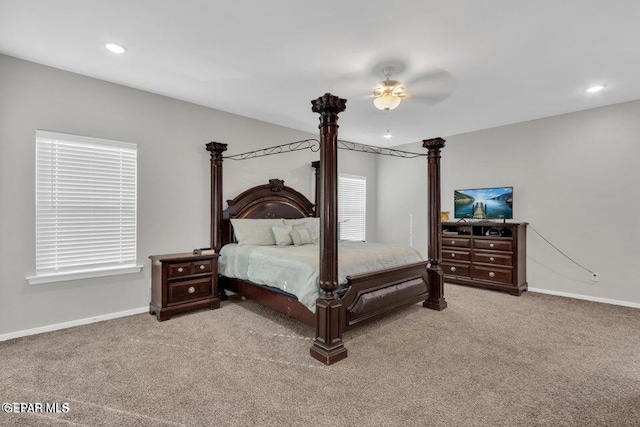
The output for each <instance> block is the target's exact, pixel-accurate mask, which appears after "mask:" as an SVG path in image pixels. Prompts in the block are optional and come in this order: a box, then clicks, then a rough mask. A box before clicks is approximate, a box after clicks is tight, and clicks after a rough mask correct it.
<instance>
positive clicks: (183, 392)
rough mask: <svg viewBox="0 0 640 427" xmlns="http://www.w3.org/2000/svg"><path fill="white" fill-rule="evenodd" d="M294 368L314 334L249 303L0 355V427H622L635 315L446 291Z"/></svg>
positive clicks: (634, 401)
mask: <svg viewBox="0 0 640 427" xmlns="http://www.w3.org/2000/svg"><path fill="white" fill-rule="evenodd" d="M445 292H446V297H447V301H448V302H449V308H447V309H446V310H444V311H442V312H436V311H432V310H427V309H423V308H422V307H421V306H419V305H415V306H412V307H409V308H407V309H406V310H404V311H402V312H401V313H399V314H396V315H393V316H390V317H387V318H385V319H383V320H381V321H377V322H374V323H370V324H368V325H366V326H362V327H360V328H357V329H354V330H353V331H350V332H348V333H346V334H345V337H344V339H345V343H346V346H347V348H348V350H349V357H348V358H347V359H345V360H343V361H341V362H339V363H337V364H335V365H332V366H330V367H326V366H324V365H322V364H320V363H318V362H316V361H315V360H314V359H312V358H311V357H310V356H309V347H310V345H311V338H312V335H313V330H312V329H311V328H310V327H308V326H306V325H303V324H300V323H298V322H296V321H294V320H292V319H289V318H286V317H284V316H282V315H280V314H278V313H275V312H273V311H271V310H269V309H266V308H263V307H260V306H258V305H256V304H254V303H252V302H250V301H228V302H225V303H223V305H222V308H221V309H219V310H214V311H211V310H201V311H197V312H192V313H189V314H184V315H180V316H175V317H174V318H172V319H171V320H169V321H166V322H162V323H159V322H157V321H156V320H155V317H152V316H150V315H148V314H142V315H137V316H132V317H127V318H122V319H116V320H111V321H107V322H101V323H96V324H92V325H87V326H81V327H77V328H72V329H67V330H62V331H57V332H51V333H47V334H42V335H37V336H32V337H26V338H21V339H17V340H12V341H7V342H3V343H0V358H1V368H2V369H1V370H0V401H1V402H68V403H69V405H70V411H69V413H67V414H6V413H0V425H2V426H13V425H16V426H18V425H20V426H21V425H34V426H35V425H38V426H43V425H44V426H61V425H71V426H120V425H122V426H179V425H188V426H191V425H200V426H206V425H225V426H244V425H265V426H282V425H301V426H302V425H304V426H315V425H334V426H338V425H372V426H374V425H385V426H387V425H389V426H391V425H393V426H397V425H405V426H417V425H426V426H536V425H540V426H637V425H639V424H640V333H639V332H640V310H637V309H630V308H623V307H616V306H610V305H605V304H598V303H591V302H586V301H579V300H572V299H566V298H560V297H554V296H548V295H542V294H534V293H525V294H524V295H523V296H522V297H513V296H510V295H506V294H503V293H498V292H492V291H487V290H481V289H475V288H468V287H462V286H455V285H447V286H446V290H445Z"/></svg>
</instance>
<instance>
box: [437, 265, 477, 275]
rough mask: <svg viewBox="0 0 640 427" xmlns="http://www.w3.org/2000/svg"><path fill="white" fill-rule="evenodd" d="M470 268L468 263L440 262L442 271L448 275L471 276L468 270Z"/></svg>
mask: <svg viewBox="0 0 640 427" xmlns="http://www.w3.org/2000/svg"><path fill="white" fill-rule="evenodd" d="M470 268H471V267H470V266H468V265H460V264H449V263H445V262H443V263H442V271H443V273H444V274H446V275H450V276H464V277H471V274H470V272H469V269H470Z"/></svg>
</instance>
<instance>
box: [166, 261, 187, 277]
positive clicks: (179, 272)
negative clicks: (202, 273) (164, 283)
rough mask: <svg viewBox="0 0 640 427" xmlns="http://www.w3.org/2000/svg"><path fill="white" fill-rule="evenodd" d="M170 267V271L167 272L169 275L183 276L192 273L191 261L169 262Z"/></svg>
mask: <svg viewBox="0 0 640 427" xmlns="http://www.w3.org/2000/svg"><path fill="white" fill-rule="evenodd" d="M168 267H169V271H168V272H167V275H168V276H169V277H182V276H188V275H190V274H191V263H190V262H181V263H175V264H169V265H168Z"/></svg>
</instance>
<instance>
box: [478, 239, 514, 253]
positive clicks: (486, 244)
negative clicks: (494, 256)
mask: <svg viewBox="0 0 640 427" xmlns="http://www.w3.org/2000/svg"><path fill="white" fill-rule="evenodd" d="M474 246H475V248H476V249H490V250H494V251H508V252H511V251H512V250H513V242H512V241H511V240H490V239H476V240H475V241H474Z"/></svg>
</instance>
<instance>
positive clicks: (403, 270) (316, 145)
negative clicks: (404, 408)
mask: <svg viewBox="0 0 640 427" xmlns="http://www.w3.org/2000/svg"><path fill="white" fill-rule="evenodd" d="M346 102H347V101H346V99H341V98H339V97H337V96H334V95H331V94H330V93H327V94H325V95H324V96H321V97H320V98H318V99H315V100H313V101H311V104H312V111H313V112H314V113H318V114H319V115H320V117H319V119H320V125H319V129H320V138H319V140H317V139H307V140H302V141H295V142H293V143H289V144H281V145H277V146H274V147H269V148H265V149H262V150H255V151H250V152H247V153H242V154H236V155H233V156H228V157H226V156H224V159H229V160H245V159H250V158H257V157H264V156H269V155H275V154H280V153H285V152H293V151H300V150H306V149H310V150H312V151H314V152H319V153H320V161H315V162H313V163H312V165H313V167H314V168H315V170H316V178H317V179H316V206H315V209H314V212H313V214H314V215H316V216H319V217H320V239H319V246H320V248H319V288H320V289H319V293H320V296H319V298H318V299H317V301H316V312H315V316H314V315H313V314H312V313H311V311H309V310H308V309H306V308H301V309H300V307H303V306H302V305H301V304H300V303H299V302H298V301H297V300H292V299H291V298H285V297H280V296H278V295H276V294H274V293H272V292H269V291H266V290H264V289H259V288H257V287H256V286H257V285H255V284H252V283H250V282H247V281H242V280H239V279H231V282H233V281H237V282H241V283H240V285H241V286H240V287H236V288H234V289H236V290H238V292H240V293H241V295H245V296H247V297H249V295H250V293H249V292H252V293H253V294H252V295H254V296H255V297H256V300H258V298H260V299H259V300H260V301H261V302H262V303H264V304H265V305H267V306H271V307H278V308H277V309H279V310H281V311H284V312H286V313H288V314H290V315H293V316H294V317H296V316H295V315H294V314H292V313H293V311H295V310H298V309H300V310H301V311H302V312H303V313H302V314H303V315H301V316H298V317H296V318H299V319H302V320H304V319H307V320H309V319H311V318H312V316H314V317H315V329H316V332H315V339H314V341H313V345H312V347H311V349H310V354H311V356H312V357H314V358H315V359H317V360H319V361H321V362H323V363H325V364H332V363H335V362H337V361H339V360H342V359H343V358H345V357H347V349H346V348H345V346H344V343H343V341H342V331H343V329H344V328H348V327H350V326H351V325H352V324H355V323H357V322H359V321H360V320H363V319H369V318H373V317H375V316H378V315H382V314H385V313H389V312H392V311H394V310H396V309H399V308H401V307H404V306H407V305H410V304H415V303H416V302H419V301H423V303H422V305H423V306H424V307H426V308H430V309H433V310H438V311H440V310H443V309H445V308H446V307H447V302H446V301H445V298H444V281H443V277H444V274H443V271H442V268H441V267H440V263H441V259H442V254H441V248H440V245H441V233H440V150H441V149H442V148H443V147H444V145H445V141H444V139H442V138H432V139H427V140H423V144H422V146H423V147H424V148H426V149H427V151H428V153H427V154H422V153H411V152H408V151H402V150H395V149H389V148H381V147H373V146H368V145H364V144H357V143H349V142H346V141H340V140H338V115H339V114H340V113H341V112H342V111H344V110H345V108H346ZM338 149H345V150H351V151H362V152H366V153H372V154H382V155H389V156H393V157H403V158H415V157H425V156H426V158H427V166H428V198H429V215H428V220H429V224H428V229H429V250H428V259H427V260H426V261H422V262H419V263H415V264H409V265H406V266H401V267H397V268H392V269H387V270H379V271H376V272H371V273H365V274H361V275H358V276H349V277H347V282H348V285H349V286H348V290H347V293H346V294H344V296H339V295H338V293H337V292H336V290H337V289H338V284H339V281H338V280H339V279H338V203H337V202H338V200H337V199H338ZM226 150H227V144H223V143H219V142H210V143H208V144H207V151H209V152H210V154H211V247H212V248H214V249H215V250H216V252H219V251H220V249H221V248H222V245H223V227H222V224H223V221H229V219H230V218H232V217H233V212H234V208H236V207H237V206H232V204H236V200H235V199H234V200H233V201H231V202H233V203H230V208H229V209H227V210H225V211H223V205H222V192H223V189H222V177H223V174H222V167H223V153H224V152H225V151H226ZM272 181H279V182H280V184H283V183H282V181H280V180H272ZM272 187H273V185H263V186H258V187H255V188H253V189H249V190H247V191H245V192H244V193H242V194H241V195H240V196H238V197H241V196H243V195H250V194H253V195H254V196H252V197H251V200H250V201H249V202H250V203H258V204H259V203H263V205H264V206H267V205H270V204H277V203H275V202H277V199H282V198H283V197H279V196H276V195H275V194H276V193H278V192H283V191H284V190H286V189H287V188H285V187H283V185H277V186H275V188H272ZM274 192H275V193H274ZM296 194H299V193H297V192H296ZM300 197H301V198H304V196H301V195H300ZM285 199H286V198H285ZM305 200H306V199H305ZM284 203H285V204H287V205H288V204H290V200H288V199H287V200H284ZM306 205H309V206H312V204H311V202H308V203H306V204H305V206H306ZM252 206H253V205H252ZM223 212H224V215H223ZM273 212H274V211H270V212H269V215H268V216H263V218H267V217H274V216H273V215H274V214H273ZM309 213H311V212H309ZM276 214H278V213H277V212H276ZM230 215H231V216H230ZM305 215H306V214H305ZM280 217H282V216H280ZM256 218H257V217H256ZM225 224H226V222H225ZM415 285H418V286H419V287H420V289H421V290H419V291H418V292H417V293H416V292H414V290H415V289H416V288H415ZM400 288H403V289H404V288H406V289H409V290H410V291H411V292H413V293H412V294H411V295H410V296H407V295H404V296H403V295H402V292H396V290H397V289H400ZM249 289H251V290H249ZM406 289H405V290H406ZM412 289H413V290H412ZM243 290H244V291H246V293H243ZM366 296H369V297H370V299H369V300H370V301H382V304H383V305H382V306H381V305H375V304H373V305H369V309H368V311H366V310H362V311H358V309H357V306H358V301H362V298H363V297H366ZM376 304H377V303H376ZM296 307H297V308H296ZM354 307H355V308H354ZM292 310H293V311H292Z"/></svg>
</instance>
